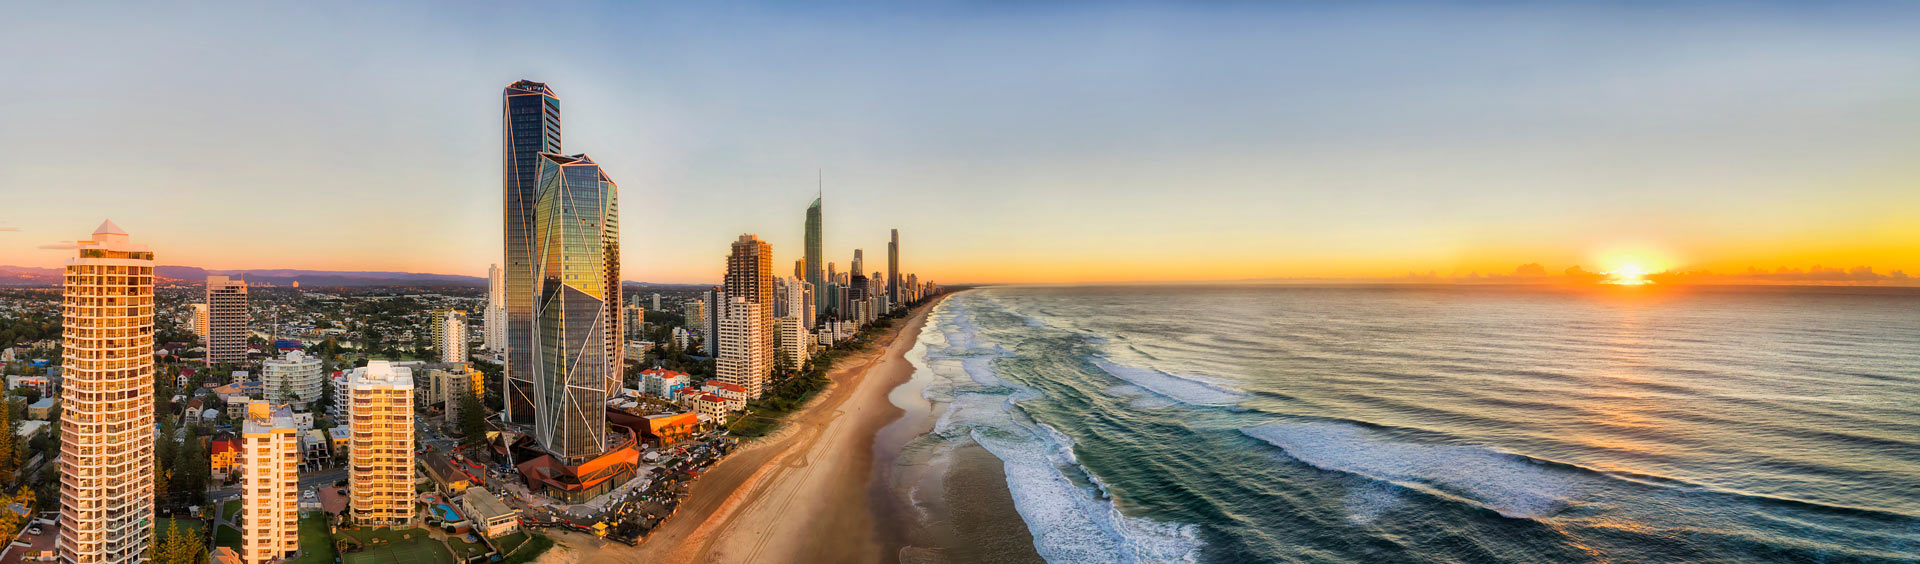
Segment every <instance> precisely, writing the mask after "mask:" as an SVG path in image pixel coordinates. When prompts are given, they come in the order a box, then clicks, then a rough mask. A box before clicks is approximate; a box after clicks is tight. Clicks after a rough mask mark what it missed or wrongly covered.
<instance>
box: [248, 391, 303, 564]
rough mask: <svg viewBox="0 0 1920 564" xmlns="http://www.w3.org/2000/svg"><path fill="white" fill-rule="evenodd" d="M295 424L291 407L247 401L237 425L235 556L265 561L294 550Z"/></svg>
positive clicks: (296, 528) (297, 463) (296, 494)
mask: <svg viewBox="0 0 1920 564" xmlns="http://www.w3.org/2000/svg"><path fill="white" fill-rule="evenodd" d="M299 433H300V429H299V428H298V427H297V426H295V424H294V422H293V408H291V407H289V406H286V405H271V404H268V403H267V402H253V403H250V404H247V420H246V422H245V423H244V424H242V425H241V428H240V443H241V450H240V457H241V460H242V462H241V464H242V465H244V467H245V470H244V471H243V473H242V474H241V476H242V478H241V490H242V491H241V511H240V515H241V525H240V527H241V528H240V535H241V539H242V540H241V544H240V558H241V559H242V560H243V561H245V562H246V563H247V564H266V563H268V562H277V561H279V560H281V559H283V558H289V557H292V556H293V555H294V553H296V552H299V550H300V441H299Z"/></svg>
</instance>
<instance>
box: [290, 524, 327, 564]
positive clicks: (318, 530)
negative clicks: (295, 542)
mask: <svg viewBox="0 0 1920 564" xmlns="http://www.w3.org/2000/svg"><path fill="white" fill-rule="evenodd" d="M333 558H334V551H333V533H330V532H327V517H326V515H325V514H323V513H308V514H306V515H302V516H301V517H300V557H299V558H295V559H293V560H289V561H287V563H286V564H333Z"/></svg>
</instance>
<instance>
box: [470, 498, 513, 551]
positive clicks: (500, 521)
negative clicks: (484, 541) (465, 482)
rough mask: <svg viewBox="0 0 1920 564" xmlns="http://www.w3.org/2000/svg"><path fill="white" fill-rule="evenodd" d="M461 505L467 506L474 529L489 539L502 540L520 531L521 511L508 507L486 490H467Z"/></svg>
mask: <svg viewBox="0 0 1920 564" xmlns="http://www.w3.org/2000/svg"><path fill="white" fill-rule="evenodd" d="M461 505H464V506H466V508H467V517H468V518H469V519H470V520H472V522H473V525H474V529H476V530H478V531H480V534H482V535H486V537H487V538H490V539H491V538H500V537H501V536H505V535H511V534H513V533H515V532H518V531H519V530H520V510H518V509H514V508H513V507H511V506H509V505H507V504H506V502H504V501H501V500H500V498H499V497H496V496H494V495H493V492H489V491H487V489H486V488H467V495H466V496H465V497H464V498H463V499H462V500H461Z"/></svg>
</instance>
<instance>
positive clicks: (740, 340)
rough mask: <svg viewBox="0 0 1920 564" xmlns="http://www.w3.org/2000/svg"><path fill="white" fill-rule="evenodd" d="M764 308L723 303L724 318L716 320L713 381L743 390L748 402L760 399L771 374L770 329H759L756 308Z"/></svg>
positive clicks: (746, 303)
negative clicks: (716, 352)
mask: <svg viewBox="0 0 1920 564" xmlns="http://www.w3.org/2000/svg"><path fill="white" fill-rule="evenodd" d="M763 307H766V306H765V305H763V304H757V303H753V302H749V301H747V300H746V299H745V298H733V299H732V300H730V301H729V302H728V303H727V307H726V316H725V317H722V318H720V351H719V352H720V354H719V357H718V358H717V359H715V360H714V377H715V378H716V379H718V380H720V381H721V382H726V383H729V384H734V385H737V386H740V387H741V388H742V389H744V390H746V394H747V399H748V400H756V399H760V394H761V393H763V392H764V391H765V390H764V388H765V387H766V383H767V375H768V373H769V372H771V371H772V370H773V358H772V356H773V355H772V354H771V353H772V351H773V347H772V346H770V345H771V343H769V342H768V341H769V340H770V337H772V335H770V334H769V333H771V329H772V328H771V327H766V326H763V325H761V323H762V319H763V317H762V316H761V315H760V308H763Z"/></svg>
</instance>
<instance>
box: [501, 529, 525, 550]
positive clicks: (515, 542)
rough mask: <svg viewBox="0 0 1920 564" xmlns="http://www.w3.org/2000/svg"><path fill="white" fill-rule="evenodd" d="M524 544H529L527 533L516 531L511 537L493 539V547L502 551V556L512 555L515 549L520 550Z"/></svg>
mask: <svg viewBox="0 0 1920 564" xmlns="http://www.w3.org/2000/svg"><path fill="white" fill-rule="evenodd" d="M523 542H527V532H526V531H514V532H513V534H511V535H506V536H503V537H500V538H497V539H493V547H494V548H497V549H500V554H512V553H513V549H516V548H520V543H523Z"/></svg>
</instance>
